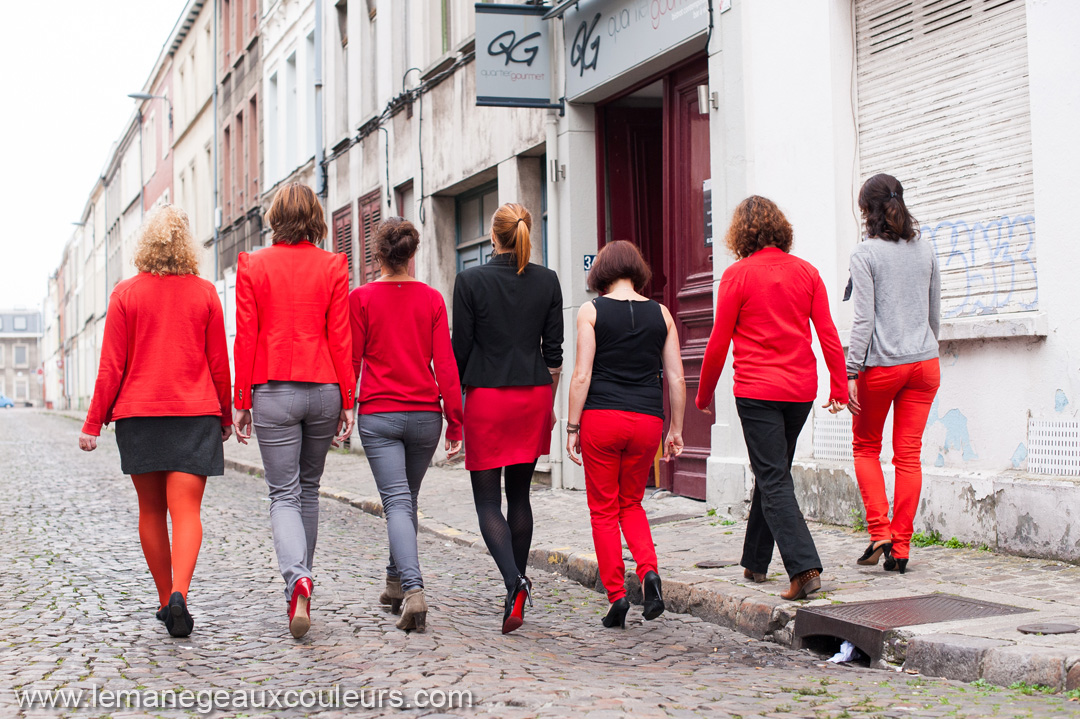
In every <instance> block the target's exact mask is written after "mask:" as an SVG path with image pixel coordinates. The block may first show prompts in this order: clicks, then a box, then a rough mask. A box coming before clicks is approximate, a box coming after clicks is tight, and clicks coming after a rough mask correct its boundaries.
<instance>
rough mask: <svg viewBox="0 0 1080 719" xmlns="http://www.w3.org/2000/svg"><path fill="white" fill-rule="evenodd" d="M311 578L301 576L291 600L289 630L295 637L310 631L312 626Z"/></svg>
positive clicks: (312, 587)
mask: <svg viewBox="0 0 1080 719" xmlns="http://www.w3.org/2000/svg"><path fill="white" fill-rule="evenodd" d="M312 589H314V586H313V585H312V583H311V579H309V578H308V577H301V578H300V579H298V580H296V586H295V587H293V593H292V601H290V602H289V632H290V633H291V634H292V635H293V637H294V638H295V639H299V638H300V637H302V636H304V635H305V634H307V633H308V629H310V628H311V590H312Z"/></svg>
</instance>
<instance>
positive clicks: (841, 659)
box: [829, 641, 859, 664]
mask: <svg viewBox="0 0 1080 719" xmlns="http://www.w3.org/2000/svg"><path fill="white" fill-rule="evenodd" d="M858 656H859V650H858V649H856V648H855V645H854V644H852V643H851V642H848V641H845V642H844V643H843V644H841V645H840V651H838V652H837V653H836V654H834V655H832V657H830V658H829V661H830V662H832V663H833V664H844V663H846V662H850V661H853V660H854V659H855V658H857V657H858Z"/></svg>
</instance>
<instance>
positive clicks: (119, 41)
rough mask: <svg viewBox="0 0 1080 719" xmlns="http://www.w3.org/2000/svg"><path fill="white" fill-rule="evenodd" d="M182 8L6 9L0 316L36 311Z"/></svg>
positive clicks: (145, 1) (90, 5) (18, 5)
mask: <svg viewBox="0 0 1080 719" xmlns="http://www.w3.org/2000/svg"><path fill="white" fill-rule="evenodd" d="M185 4H186V3H185V2H184V0H58V1H57V2H51V3H39V2H25V1H23V2H5V3H4V21H3V23H0V68H3V69H2V70H0V97H2V98H3V105H4V111H3V112H0V163H2V164H0V168H2V172H0V227H2V228H3V229H2V230H0V308H10V307H13V306H16V305H26V306H34V307H36V306H38V305H40V303H41V300H42V298H43V297H44V296H45V293H46V291H47V283H48V277H49V275H50V274H51V273H52V272H53V271H54V270H55V269H56V266H57V265H58V264H59V263H60V254H61V252H62V250H63V247H64V243H65V242H66V241H67V240H68V239H69V238H70V237H71V233H72V230H74V229H75V227H74V226H72V224H71V223H72V222H76V221H79V220H80V219H82V212H83V207H84V206H85V204H86V199H87V196H88V195H89V193H90V189H91V188H92V187H93V185H94V182H95V181H96V179H97V177H98V175H100V174H101V170H102V168H103V167H104V165H105V161H106V159H107V158H108V153H109V148H110V146H111V145H112V143H113V142H114V141H115V140H117V139H118V138H119V137H120V133H121V132H122V131H123V129H124V126H125V123H126V122H127V120H128V118H129V117H130V116H131V113H132V112H133V111H134V109H135V101H134V100H131V99H129V98H128V97H127V94H128V93H130V92H139V91H140V90H142V87H143V83H145V82H146V79H147V77H149V75H150V71H151V70H152V69H153V66H154V62H155V61H156V60H157V56H158V53H159V52H160V51H161V47H162V45H163V44H164V43H165V40H166V39H167V38H168V36H169V33H170V32H171V31H172V27H173V24H174V23H175V22H176V20H177V18H178V17H179V15H180V13H181V11H183V9H184V5H185Z"/></svg>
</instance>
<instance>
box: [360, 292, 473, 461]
mask: <svg viewBox="0 0 1080 719" xmlns="http://www.w3.org/2000/svg"><path fill="white" fill-rule="evenodd" d="M349 310H350V311H349V318H350V321H351V323H352V336H353V357H352V364H353V370H355V371H356V373H357V374H360V391H359V392H358V393H357V402H358V403H359V411H360V414H375V413H377V412H441V411H443V409H444V408H445V410H446V412H445V414H446V422H447V426H446V438H447V439H449V440H451V441H457V440H459V439H461V419H462V412H461V381H460V380H459V379H458V368H457V362H456V361H455V360H454V348H453V347H452V346H451V345H450V327H449V325H448V324H447V321H446V303H445V302H444V301H443V298H442V295H440V294H439V293H438V292H437V291H435V290H434V289H432V288H431V287H428V286H427V285H425V284H424V283H423V282H381V281H380V282H368V283H367V284H366V285H364V286H362V287H357V288H356V289H355V290H353V291H352V294H350V295H349ZM361 367H363V372H362V373H361ZM433 367H434V369H433ZM440 400H441V401H442V404H441V406H440Z"/></svg>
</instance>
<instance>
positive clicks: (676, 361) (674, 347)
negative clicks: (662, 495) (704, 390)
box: [660, 305, 715, 459]
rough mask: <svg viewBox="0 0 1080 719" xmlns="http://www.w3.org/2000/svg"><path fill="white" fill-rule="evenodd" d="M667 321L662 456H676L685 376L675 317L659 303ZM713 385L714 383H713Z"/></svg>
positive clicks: (680, 440) (683, 410) (679, 446)
mask: <svg viewBox="0 0 1080 719" xmlns="http://www.w3.org/2000/svg"><path fill="white" fill-rule="evenodd" d="M660 309H661V311H663V313H664V322H666V323H667V339H666V340H664V351H663V355H662V358H661V359H662V360H663V363H664V377H666V378H667V383H668V399H669V401H670V402H671V424H670V426H669V427H668V435H667V439H666V440H664V457H665V458H667V459H671V458H672V457H678V456H679V455H680V454H682V451H683V438H682V430H683V415H684V414H685V413H686V376H685V375H684V374H683V363H682V352H681V350H680V349H679V331H678V329H677V328H676V327H675V318H673V317H672V316H671V312H669V311H668V308H667V307H664V306H663V305H660ZM714 386H715V385H714Z"/></svg>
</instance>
